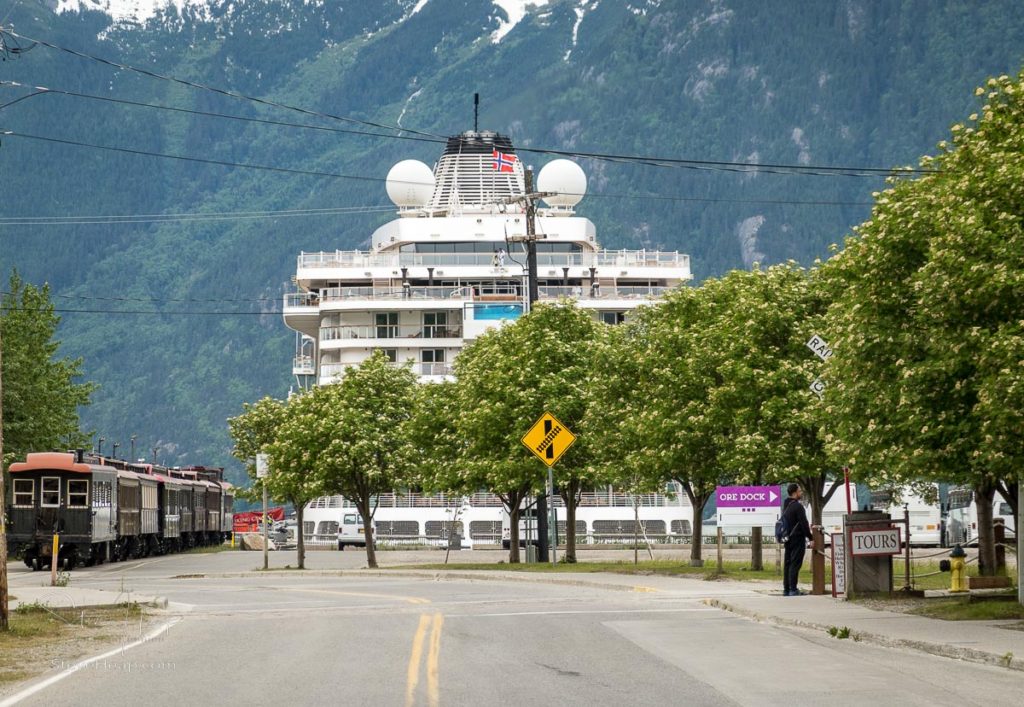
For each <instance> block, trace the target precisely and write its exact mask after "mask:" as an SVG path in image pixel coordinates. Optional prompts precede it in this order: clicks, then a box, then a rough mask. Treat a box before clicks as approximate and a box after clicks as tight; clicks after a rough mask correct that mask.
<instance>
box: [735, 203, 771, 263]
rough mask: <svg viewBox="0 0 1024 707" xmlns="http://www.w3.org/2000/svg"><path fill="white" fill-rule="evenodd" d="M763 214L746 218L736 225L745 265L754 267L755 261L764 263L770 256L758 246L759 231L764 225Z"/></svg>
mask: <svg viewBox="0 0 1024 707" xmlns="http://www.w3.org/2000/svg"><path fill="white" fill-rule="evenodd" d="M764 222H765V218H764V216H763V215H762V214H758V215H757V216H751V217H750V218H745V219H743V220H742V221H740V222H739V223H738V224H737V225H736V238H737V240H739V242H740V255H741V256H742V257H743V264H744V265H745V266H747V267H748V268H749V267H753V265H754V263H763V262H764V261H765V259H766V258H767V257H768V256H766V255H765V254H764V253H762V252H761V251H760V250H758V248H757V232H758V231H760V230H761V227H762V226H764Z"/></svg>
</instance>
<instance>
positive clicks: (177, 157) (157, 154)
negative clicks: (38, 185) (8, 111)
mask: <svg viewBox="0 0 1024 707" xmlns="http://www.w3.org/2000/svg"><path fill="white" fill-rule="evenodd" d="M0 135H5V136H8V137H21V138H26V139H28V140H41V141H43V142H53V143H58V144H61V145H72V146H75V147H89V148H92V149H94V150H107V151H109V152H123V153H126V154H129V155H144V156H146V157H162V158H164V159H169V160H181V161H182V162H198V163H200V164H210V165H217V166H219V167H240V168H243V169H256V170H263V171H266V172H281V173H284V174H295V175H303V176H310V177H332V178H335V179H355V180H359V181H364V182H383V181H386V180H385V179H384V178H383V177H367V176H364V175H359V174H340V173H338V172H319V171H316V170H309V169H295V168H291V167H274V166H272V165H261V164H253V163H249V162H228V161H225V160H213V159H205V158H202V157H186V156H184V155H172V154H169V153H166V152H150V151H149V150H136V149H133V148H130V147H114V146H111V145H97V144H95V143H90V142H80V141H77V140H66V139H64V138H56V137H46V136H44V135H30V134H28V133H19V132H15V131H13V130H4V131H0Z"/></svg>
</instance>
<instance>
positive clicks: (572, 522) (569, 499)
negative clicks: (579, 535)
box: [559, 479, 580, 563]
mask: <svg viewBox="0 0 1024 707" xmlns="http://www.w3.org/2000/svg"><path fill="white" fill-rule="evenodd" d="M579 486H580V482H579V480H578V479H572V480H570V481H569V484H568V487H565V488H563V489H562V490H561V491H560V492H559V495H560V496H561V497H562V501H564V502H565V555H564V557H565V561H566V562H567V563H575V562H576V506H577V504H579Z"/></svg>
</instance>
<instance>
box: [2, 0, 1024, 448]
mask: <svg viewBox="0 0 1024 707" xmlns="http://www.w3.org/2000/svg"><path fill="white" fill-rule="evenodd" d="M416 4H417V3H416V2H415V0H390V1H386V2H385V1H383V0H382V1H380V2H365V0H339V1H335V2H325V3H322V4H317V3H308V4H307V3H305V2H299V1H298V0H295V1H294V2H281V1H271V0H245V1H243V0H235V1H233V2H231V1H228V0H211V2H210V4H209V6H207V7H206V8H204V9H203V11H202V12H200V11H199V10H197V9H188V10H186V11H184V12H183V13H182V14H180V15H179V14H178V13H177V11H175V10H174V9H173V7H172V8H171V9H169V10H167V11H166V12H164V13H162V14H158V15H157V16H156V17H155V18H153V19H151V20H150V21H148V22H147V23H146V24H145V25H142V26H139V25H137V24H131V23H115V24H113V25H112V23H111V20H110V18H109V17H107V16H106V15H104V14H102V13H99V12H86V13H64V14H54V13H53V11H52V10H50V9H49V7H48V4H47V3H43V2H40V1H39V0H24V1H23V2H21V3H20V4H18V5H16V6H14V8H13V11H12V12H11V14H10V17H9V19H8V20H7V24H8V25H13V26H14V28H15V30H16V31H18V32H19V33H21V34H24V35H26V36H29V37H37V38H41V39H45V40H47V41H50V42H52V43H55V44H59V45H62V46H66V47H70V48H74V49H77V50H81V51H84V52H87V53H90V54H95V55H98V56H102V57H107V58H110V59H115V60H118V61H121V62H124V63H128V64H132V65H136V66H141V67H145V68H147V69H149V70H153V71H157V72H161V73H166V74H170V75H174V76H178V77H182V78H186V79H189V80H194V81H199V82H202V83H206V84H210V85H213V86H218V87H224V88H230V89H232V90H235V91H239V92H243V93H247V94H251V95H257V96H264V97H271V98H273V99H275V100H278V101H283V102H287V103H291V104H296V105H301V106H305V107H309V108H312V109H315V110H318V111H323V112H329V113H333V114H336V115H346V116H353V117H356V118H360V119H368V120H375V121H381V122H386V123H395V122H396V121H397V120H398V119H399V117H400V116H401V123H402V125H404V126H406V127H410V128H416V129H420V130H427V131H430V132H435V133H439V134H451V133H456V132H459V131H462V130H465V129H467V128H469V127H471V122H472V94H473V92H474V91H478V92H480V93H481V95H482V107H481V127H483V128H489V129H496V130H499V131H501V132H505V133H509V134H510V135H512V137H513V139H514V141H515V142H516V144H517V145H519V146H521V147H527V146H540V147H550V148H557V149H571V150H581V151H602V152H616V153H639V154H649V155H659V156H673V157H687V158H697V159H711V160H739V161H758V162H777V163H807V164H816V165H817V164H820V165H853V166H861V165H869V166H892V165H906V164H913V163H914V162H915V161H916V159H917V157H918V156H919V155H920V154H923V153H925V152H928V151H931V150H932V148H933V146H934V144H935V143H936V142H937V141H938V140H940V139H942V138H943V137H944V136H945V135H946V133H947V130H948V127H949V125H950V124H951V123H953V122H954V121H956V120H959V119H962V118H963V117H964V116H965V115H967V114H968V113H970V112H971V111H972V109H973V106H974V105H975V99H973V97H972V90H973V88H974V87H975V86H977V85H979V84H980V83H981V82H982V81H983V80H984V78H985V77H986V76H989V75H998V74H1001V73H1009V72H1016V71H1017V70H1018V69H1019V68H1020V66H1021V64H1022V63H1024V4H1022V3H1019V2H1013V1H1010V0H1007V1H1005V2H1000V1H994V2H984V3H981V2H972V1H968V0H961V1H954V0H917V1H914V0H892V1H889V2H869V1H868V0H842V1H839V0H837V1H836V2H827V3H825V2H822V3H807V2H799V1H797V0H792V1H783V0H777V1H775V2H767V3H766V2H763V0H721V1H712V2H706V1H701V2H697V1H695V0H690V1H684V0H675V1H673V0H663V1H662V2H655V1H654V0H648V1H646V2H644V1H641V0H632V1H631V2H612V1H611V0H603V1H600V2H595V1H590V0H588V1H586V2H579V0H571V1H570V0H552V1H551V2H549V3H547V4H546V5H544V6H542V7H539V8H530V10H529V12H528V14H527V16H526V18H525V19H524V20H523V21H522V22H521V23H520V24H518V25H517V26H516V27H515V28H514V29H513V30H512V31H511V32H510V33H509V34H507V35H506V36H505V37H504V38H503V39H502V41H501V42H500V43H498V44H495V43H493V42H492V40H491V33H492V32H493V31H494V30H496V29H497V28H498V26H499V22H500V21H501V20H502V19H504V14H503V11H502V10H500V9H498V8H497V6H495V5H493V4H492V3H491V2H489V1H488V0H429V1H428V2H427V3H426V4H425V5H423V6H422V8H421V9H420V11H419V12H417V13H415V14H412V15H410V14H409V13H410V12H411V10H412V9H413V7H414V6H416ZM10 5H11V3H10V2H4V3H0V17H2V16H3V14H6V13H7V11H8V9H10V8H9V6H10ZM581 13H582V19H581V20H580V19H579V18H580V16H581ZM577 22H578V25H577ZM574 27H575V38H576V43H575V45H574ZM0 79H2V80H5V81H18V82H21V83H24V84H29V85H43V86H48V87H51V88H55V89H63V90H69V91H76V92H81V93H89V94H99V95H104V96H109V97H112V98H118V99H127V100H134V101H142V102H147V103H161V104H165V105H173V106H177V107H182V108H189V109H195V110H203V111H215V112H223V113H235V114H242V115H249V116H260V117H264V118H273V119H276V120H286V121H293V122H316V123H318V124H320V125H327V126H331V127H340V128H350V127H356V126H351V125H346V124H344V123H339V122H332V121H327V120H323V119H316V118H311V117H309V116H302V115H299V114H297V113H288V112H284V111H280V110H271V109H267V108H261V107H259V106H256V105H254V104H252V103H249V102H245V101H240V100H235V99H231V98H228V97H224V96H218V95H215V94H213V93H209V92H204V91H197V90H194V89H190V88H187V87H184V86H181V85H177V84H173V83H169V82H166V81H159V80H154V79H152V78H148V77H142V76H138V75H135V74H132V73H130V72H126V71H124V70H118V69H115V68H112V67H109V66H104V65H101V64H98V63H95V62H90V61H86V60H82V59H80V58H76V57H73V56H70V55H68V54H64V53H61V52H56V51H53V50H51V49H48V48H45V47H41V46H40V47H36V48H34V49H32V50H31V51H29V52H27V53H25V54H24V55H22V56H20V57H17V58H16V57H10V58H8V60H7V61H5V62H3V63H2V64H0ZM0 88H2V90H0V104H3V103H6V102H7V101H9V100H13V99H14V98H17V97H18V96H20V95H24V93H26V92H27V91H25V90H22V89H15V88H12V87H10V86H3V87H0ZM0 129H5V130H13V131H15V132H20V133H28V134H34V135H41V136H48V137H57V138H63V139H71V140H78V141H82V142H89V143H95V144H104V145H117V146H122V147H130V148H133V149H141V150H150V151H156V152H164V153H171V154H180V155H189V156H196V157H202V158H207V159H217V160H225V161H234V162H250V163H258V164H263V165H276V166H283V167H292V168H298V169H305V170H316V171H327V172H336V173H344V174H352V175H364V176H369V177H372V178H377V179H381V178H383V177H384V176H385V174H386V173H387V170H388V169H389V168H390V166H391V165H392V164H393V163H394V162H396V161H398V160H399V159H404V158H416V159H420V160H423V161H425V162H428V163H433V161H434V160H436V158H437V156H438V154H439V150H438V148H437V146H436V145H434V144H430V143H421V142H415V141H402V140H382V139H373V138H367V137H364V136H357V135H350V134H341V133H333V132H323V131H309V130H298V129H294V128H284V127H273V126H267V125H257V124H252V123H241V122H237V121H230V120H221V119H214V118H210V117H204V116H195V115H188V114H184V113H170V112H166V111H154V110H151V109H146V108H137V107H129V106H124V105H115V104H111V103H105V102H97V101H90V100H85V99H82V98H73V97H68V96H62V95H55V94H50V95H41V96H37V97H34V98H31V99H28V100H25V101H22V102H20V103H18V104H16V105H12V106H10V107H7V108H4V109H2V110H0ZM524 157H525V158H526V161H527V162H528V163H533V164H534V165H535V166H537V167H538V168H539V167H540V166H542V165H543V163H544V162H545V161H547V158H545V157H543V156H539V155H528V154H524ZM582 164H583V166H584V169H585V170H586V171H587V173H588V176H589V179H590V193H591V196H589V197H588V198H587V199H585V200H584V201H583V203H582V205H581V208H580V213H581V214H583V215H585V216H587V217H589V218H591V219H592V220H593V221H594V222H595V223H596V224H597V227H598V234H599V238H600V239H601V241H602V242H603V244H604V245H606V246H608V247H628V248H635V247H649V248H663V249H678V250H681V251H684V252H687V253H690V254H691V256H692V259H693V260H692V265H693V270H694V273H695V276H696V277H697V278H698V279H700V278H703V277H706V276H708V275H714V274H721V273H722V272H724V271H726V270H728V269H730V268H733V267H744V266H749V265H750V264H751V263H752V262H753V261H755V260H758V261H762V262H779V261H783V260H786V259H789V258H794V259H797V260H800V261H801V262H803V263H809V262H810V261H812V260H813V259H814V258H815V257H823V256H825V255H827V247H828V245H829V244H831V243H834V242H839V241H840V240H841V239H842V237H843V235H844V234H846V233H848V232H849V229H850V227H851V226H853V225H855V224H857V223H859V222H860V221H862V220H864V218H865V217H866V216H867V214H868V212H869V206H867V205H866V204H867V203H868V202H870V199H871V192H872V191H874V190H877V189H878V188H880V187H881V186H882V180H881V179H879V178H856V177H819V176H806V175H804V176H785V175H774V174H767V173H760V174H736V173H730V172H718V171H706V170H692V169H675V168H656V167H647V166H637V165H632V166H630V165H623V164H616V163H609V162H595V161H592V160H583V162H582ZM0 169H2V170H3V174H4V176H5V180H4V198H3V199H2V200H0V216H2V217H12V216H69V215H108V214H162V213H194V212H210V213H213V212H228V211H257V210H284V209H311V208H331V207H339V206H363V205H379V204H387V203H388V201H387V198H386V196H385V194H384V189H383V184H382V183H381V182H377V181H359V180H348V179H336V178H318V177H311V176H296V175H284V174H280V173H271V172H259V171H252V170H242V169H226V168H222V167H215V166H211V165H198V164H191V163H187V162H180V161H174V160H161V159H155V158H149V157H137V156H131V155H124V154H116V153H111V152H102V151H98V150H92V149H83V148H78V147H72V146H67V145H58V144H51V143H46V142H37V141H32V140H27V139H25V138H19V137H16V136H8V137H2V138H0ZM598 194H604V195H605V196H603V197H601V196H598ZM644 195H646V196H651V195H657V196H671V197H675V198H676V199H674V200H664V199H642V198H635V197H637V196H644ZM787 201H824V202H839V204H838V205H836V204H829V205H807V204H786V203H764V202H787ZM388 218H390V216H389V215H387V214H384V215H380V214H352V215H333V216H301V217H298V216H296V217H278V218H272V219H268V218H251V219H229V220H204V221H190V222H181V221H176V222H168V223H135V224H109V223H108V224H98V225H97V224H71V225H59V226H58V225H27V224H24V223H22V224H20V225H0V266H2V267H3V270H4V271H9V270H10V269H11V268H12V267H17V268H18V270H19V272H20V273H21V274H22V275H23V276H24V277H25V279H26V280H28V281H29V282H34V283H42V282H44V281H46V282H49V283H50V284H51V286H52V288H53V293H54V295H55V297H54V301H55V303H56V305H57V307H58V309H79V310H119V311H124V310H130V311H145V312H153V311H159V312H161V313H160V314H109V313H90V312H67V313H65V314H64V315H63V316H64V321H63V324H62V325H61V330H60V336H61V337H62V338H63V341H64V346H63V348H62V350H61V351H62V353H63V354H66V355H71V356H75V357H77V356H83V357H84V359H85V365H84V372H85V374H86V376H87V377H88V378H89V379H91V380H95V381H96V382H98V383H100V384H101V386H102V387H101V389H100V390H99V391H97V392H96V393H95V395H94V396H93V399H94V403H93V405H92V406H91V407H90V408H88V409H86V410H85V411H84V416H83V417H84V422H85V424H86V426H87V427H88V428H91V429H95V430H97V431H98V432H99V433H100V434H102V435H103V436H104V437H105V438H106V439H108V440H120V441H121V444H122V447H121V448H122V449H126V448H127V440H128V438H129V437H130V435H131V434H133V433H134V434H137V435H138V437H139V443H138V444H139V448H140V449H147V448H150V447H153V446H158V447H159V448H160V450H161V451H160V453H159V455H160V458H161V460H163V461H167V462H170V463H217V464H227V465H229V466H230V465H232V464H234V462H232V460H231V458H230V454H229V450H230V443H229V440H228V436H227V428H226V424H225V419H226V418H227V417H228V416H231V415H236V414H238V413H239V411H240V410H241V403H242V402H243V401H251V400H256V399H257V398H259V397H261V396H262V395H264V394H270V395H275V396H280V395H283V394H285V393H286V392H287V389H288V386H289V383H290V377H289V373H290V358H291V355H292V351H293V342H294V340H293V335H292V334H291V333H290V332H289V331H288V330H287V329H286V328H285V327H284V325H283V324H282V323H281V319H280V315H279V314H277V313H276V312H277V311H278V310H279V309H280V306H279V301H280V296H281V294H282V293H283V292H285V291H286V290H287V289H288V282H289V278H290V277H291V275H292V274H293V273H294V268H295V255H296V254H297V253H298V252H299V251H301V250H324V249H326V250H333V249H335V248H356V247H365V246H366V245H367V244H368V239H369V235H370V233H371V231H372V229H373V228H375V227H376V226H377V225H379V224H380V223H383V222H384V221H386V220H387V219H388ZM149 300H156V301H149ZM181 312H189V313H190V314H181ZM196 312H210V314H195V313H196Z"/></svg>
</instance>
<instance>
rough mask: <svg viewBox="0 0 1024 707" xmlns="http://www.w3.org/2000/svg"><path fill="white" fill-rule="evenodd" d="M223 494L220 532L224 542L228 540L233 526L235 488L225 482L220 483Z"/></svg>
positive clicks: (232, 531)
mask: <svg viewBox="0 0 1024 707" xmlns="http://www.w3.org/2000/svg"><path fill="white" fill-rule="evenodd" d="M220 486H221V488H222V489H223V490H224V493H223V494H222V495H221V504H222V505H221V514H220V532H221V536H222V538H223V539H224V540H230V539H231V535H232V533H234V526H235V487H234V486H232V485H231V484H229V483H228V482H227V481H221V482H220Z"/></svg>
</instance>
